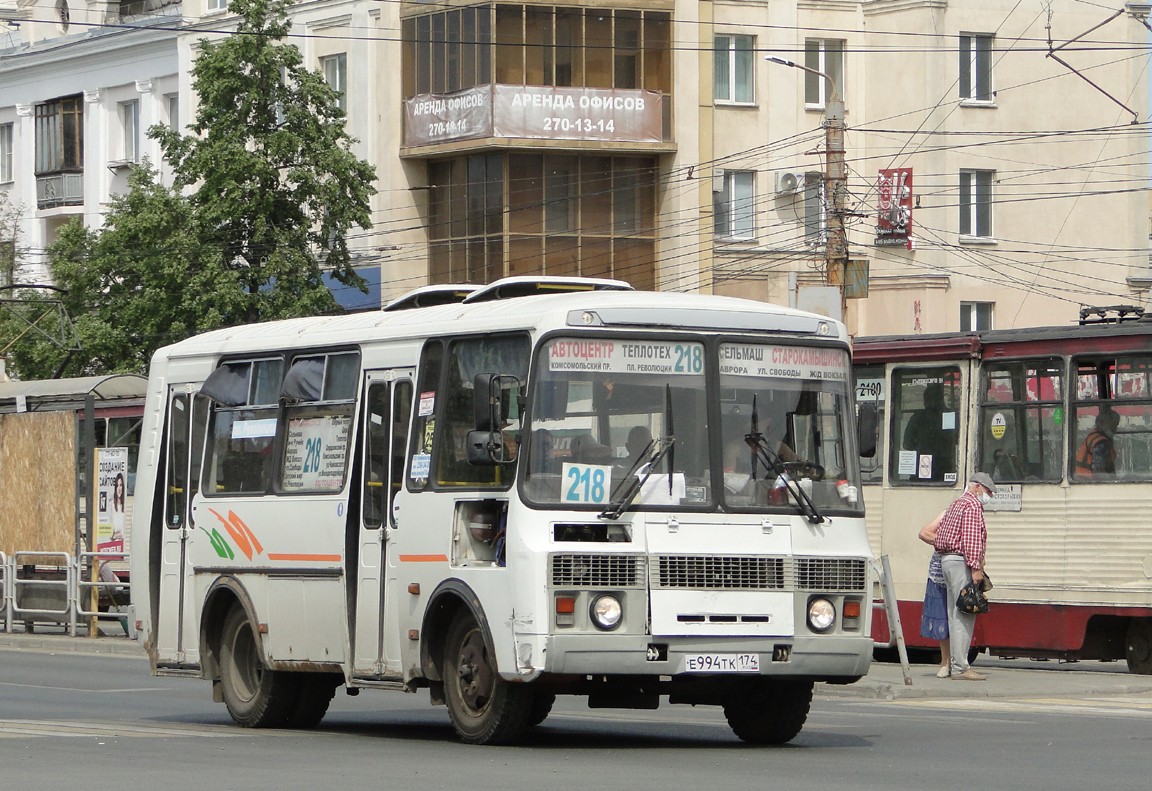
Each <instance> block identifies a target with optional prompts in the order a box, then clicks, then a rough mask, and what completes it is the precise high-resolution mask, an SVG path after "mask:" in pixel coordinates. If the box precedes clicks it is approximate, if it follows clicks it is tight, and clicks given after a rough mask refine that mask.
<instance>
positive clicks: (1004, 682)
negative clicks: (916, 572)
mask: <svg viewBox="0 0 1152 791" xmlns="http://www.w3.org/2000/svg"><path fill="white" fill-rule="evenodd" d="M48 629H49V630H50V631H48V632H47V633H41V632H37V633H36V634H23V633H21V632H16V633H13V634H7V633H0V651H9V650H11V651H39V652H43V653H50V654H55V653H76V654H100V655H115V656H126V657H136V658H138V659H145V658H146V655H145V653H144V649H142V648H141V647H140V644H139V643H137V642H135V641H134V640H129V639H127V638H125V637H123V636H104V637H100V638H96V639H92V638H89V637H69V636H68V635H67V634H66V633H64V632H63V631H61V630H59V629H53V628H52V627H48ZM973 667H974V669H976V670H978V671H979V672H981V673H984V674H986V675H987V676H988V680H987V681H953V680H951V679H947V678H944V679H941V678H936V665H912V672H911V676H912V685H911V686H905V684H904V675H903V673H902V672H901V670H900V665H898V664H887V663H883V662H873V663H872V667H871V670H870V671H869V672H868V675H867V676H866V677H865V678H863V679H861V680H860V681H858V682H856V683H855V684H850V685H848V686H836V685H831V684H817V685H816V694H817V695H824V696H827V697H851V698H863V699H874V700H900V699H912V698H1063V697H1087V696H1115V695H1138V694H1148V693H1152V676H1135V675H1132V674H1130V673H1129V672H1128V667H1127V665H1125V664H1124V663H1123V662H1065V663H1060V662H1056V661H1049V662H1041V661H1035V660H1030V659H996V658H993V657H988V656H980V657H979V658H978V659H977V660H976V662H975V664H974V665H973Z"/></svg>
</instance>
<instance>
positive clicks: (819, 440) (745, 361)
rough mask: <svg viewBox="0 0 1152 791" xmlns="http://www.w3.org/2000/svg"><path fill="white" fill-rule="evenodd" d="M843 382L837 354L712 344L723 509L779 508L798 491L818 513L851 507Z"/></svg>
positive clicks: (843, 363)
mask: <svg viewBox="0 0 1152 791" xmlns="http://www.w3.org/2000/svg"><path fill="white" fill-rule="evenodd" d="M848 383H849V367H848V355H847V353H846V352H845V351H843V350H842V349H831V348H814V347H804V346H783V345H776V344H747V343H722V344H720V414H721V427H720V434H721V439H722V447H723V449H724V451H723V458H724V497H723V500H724V502H725V504H727V505H728V506H730V507H732V508H749V507H755V508H760V507H764V506H772V505H783V504H787V503H789V502H794V501H795V499H796V498H795V495H794V494H793V493H792V492H790V491H789V489H790V488H791V489H792V490H793V491H794V490H795V488H796V486H797V485H799V487H800V488H801V489H802V490H803V492H804V493H805V494H807V496H808V498H809V499H810V500H811V502H812V504H813V505H814V506H815V507H816V508H817V509H819V510H823V509H825V508H832V509H844V508H848V509H853V510H855V509H857V508H859V507H860V505H859V490H858V488H857V487H858V485H859V481H858V480H857V477H858V476H857V475H856V473H855V471H854V465H849V464H848V463H847V460H848V458H849V456H848V451H849V448H848V446H847V445H848V437H849V427H850V424H849V422H848V420H849V417H850V415H851V407H852V401H851V399H850V397H849V391H848Z"/></svg>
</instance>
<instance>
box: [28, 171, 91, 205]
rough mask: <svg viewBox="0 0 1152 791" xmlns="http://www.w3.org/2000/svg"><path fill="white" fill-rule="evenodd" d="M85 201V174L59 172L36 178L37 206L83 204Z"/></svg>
mask: <svg viewBox="0 0 1152 791" xmlns="http://www.w3.org/2000/svg"><path fill="white" fill-rule="evenodd" d="M83 203H84V174H83V173H57V174H55V175H52V176H38V177H37V178H36V207H37V208H38V209H54V208H56V207H57V206H81V205H83Z"/></svg>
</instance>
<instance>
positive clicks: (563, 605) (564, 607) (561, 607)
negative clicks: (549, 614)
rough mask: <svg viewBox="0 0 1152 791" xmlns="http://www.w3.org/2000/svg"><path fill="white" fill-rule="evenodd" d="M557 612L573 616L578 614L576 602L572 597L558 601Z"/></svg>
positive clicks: (561, 598)
mask: <svg viewBox="0 0 1152 791" xmlns="http://www.w3.org/2000/svg"><path fill="white" fill-rule="evenodd" d="M556 612H558V613H567V614H571V613H574V612H576V600H575V599H573V598H571V597H560V598H558V599H556Z"/></svg>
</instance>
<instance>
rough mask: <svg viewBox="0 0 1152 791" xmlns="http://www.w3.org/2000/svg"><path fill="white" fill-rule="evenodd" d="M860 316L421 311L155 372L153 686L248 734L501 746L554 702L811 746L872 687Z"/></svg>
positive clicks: (146, 551)
mask: <svg viewBox="0 0 1152 791" xmlns="http://www.w3.org/2000/svg"><path fill="white" fill-rule="evenodd" d="M850 378H851V370H850V362H849V343H848V337H847V334H846V332H845V329H844V326H843V325H842V324H840V323H838V322H835V321H832V320H829V319H826V318H823V317H820V316H816V315H811V314H807V313H803V312H799V311H795V310H790V309H788V308H784V307H779V306H774V305H767V304H761V303H755V302H750V301H745V300H740V299H731V298H721V297H711V296H690V295H685V294H671V293H651V292H637V291H633V290H631V288H630V287H629V286H627V285H626V284H624V283H621V282H618V281H610V280H586V279H558V278H554V279H523V278H512V279H506V280H503V281H498V282H496V283H493V284H491V285H489V286H485V287H427V288H425V289H420V290H418V291H417V292H414V293H413V294H411V295H409V296H408V297H404V298H401V299H399V300H397V301H396V302H394V303H392V304H390V305H388V306H387V307H386V308H385V309H384V310H382V311H379V312H374V313H362V314H357V315H349V316H341V317H318V318H304V319H296V320H288V321H279V322H273V323H266V324H256V325H252V326H242V327H233V328H229V329H222V330H218V331H214V332H209V333H206V334H204V335H200V336H198V337H194V338H191V339H189V340H186V341H183V342H180V343H177V344H175V345H173V346H169V347H167V348H164V349H161V350H159V351H158V352H157V353H156V355H155V357H154V358H153V360H152V365H151V372H150V378H149V384H148V396H147V404H146V409H145V421H144V439H143V442H142V445H141V452H140V463H139V467H138V471H137V476H138V478H137V480H138V484H137V487H136V496H137V498H138V499H137V509H136V520H135V524H134V532H133V535H134V537H135V547H134V550H135V551H134V552H133V554H132V562H133V579H134V580H139V581H140V582H138V583H137V584H135V585H133V594H134V596H135V597H136V607H137V613H138V618H139V619H140V621H139V626H138V628H139V630H140V632H139V634H140V638H139V639H140V640H141V642H142V644H143V645H144V647H145V648H146V650H147V652H148V655H149V657H150V658H151V665H152V670H153V672H154V673H155V674H158V675H167V674H181V675H192V676H196V677H200V678H202V679H206V680H208V681H210V682H211V684H212V693H213V696H214V699H215V700H216V701H217V702H223V703H224V704H225V706H226V707H227V709H228V711H229V713H230V715H231V716H232V718H233V719H234V720H235V721H236V722H237V723H238V724H240V725H242V726H250V727H261V726H263V727H277V726H289V727H309V726H312V725H315V724H316V723H318V722H319V721H320V719H321V718H322V717H323V716H324V714H325V712H326V710H327V708H328V705H329V702H330V700H331V699H332V696H333V694H334V692H335V690H336V689H337V688H338V687H340V686H346V687H347V688H348V691H349V692H350V693H357V692H359V690H360V689H361V688H368V689H394V690H404V691H408V692H414V691H416V690H418V689H420V688H427V689H428V690H429V692H430V696H431V700H432V703H433V704H444V705H446V706H447V709H448V713H449V715H450V718H451V722H452V724H453V726H454V728H455V730H456V732H457V733H458V735H459V737H460V738H461V739H462V740H464V741H466V742H470V743H478V744H484V743H508V742H511V741H514V740H515V739H516V738H517V737H518V736H519V735H521V734H522V732H523V731H524V730H525V729H526V728H529V727H531V726H534V725H537V724H539V723H540V722H542V721H543V720H544V718H545V717H546V716H547V715H548V713H549V711H550V709H551V707H552V705H553V703H554V701H555V698H556V696H557V695H579V696H585V697H586V698H587V701H588V705H589V706H590V707H593V708H600V707H618V708H641V709H654V708H657V707H658V705H659V704H660V701H661V699H662V698H666V700H667V701H668V702H670V703H674V704H675V703H683V704H693V705H696V704H702V705H715V706H721V707H723V711H724V713H725V715H726V717H727V720H728V723H729V724H730V725H731V727H732V729H733V731H734V732H735V734H736V735H737V736H738V737H739V738H740V739H742V740H744V741H747V742H752V743H762V744H763V743H779V742H785V741H788V740H790V739H792V738H793V737H795V736H796V735H797V734H798V733H799V732H800V730H801V728H802V727H803V724H804V721H805V718H806V716H807V713H808V708H809V704H810V701H811V697H812V689H813V683H814V682H816V681H826V682H831V683H842V684H847V683H852V682H854V681H856V680H858V679H859V678H861V677H862V676H863V675H865V674H866V673H867V671H868V667H869V663H870V662H871V659H872V649H873V645H872V638H871V636H870V619H871V608H870V607H869V606H868V601H869V600H870V597H871V585H872V571H871V553H870V551H869V546H868V539H867V534H866V531H865V525H864V512H863V502H862V499H861V497H860V495H859V480H858V472H857V460H858V458H859V449H858V448H857V437H856V434H855V433H854V431H855V429H854V426H855V421H854V406H853V402H852V391H851V389H850V384H851V382H850Z"/></svg>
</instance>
